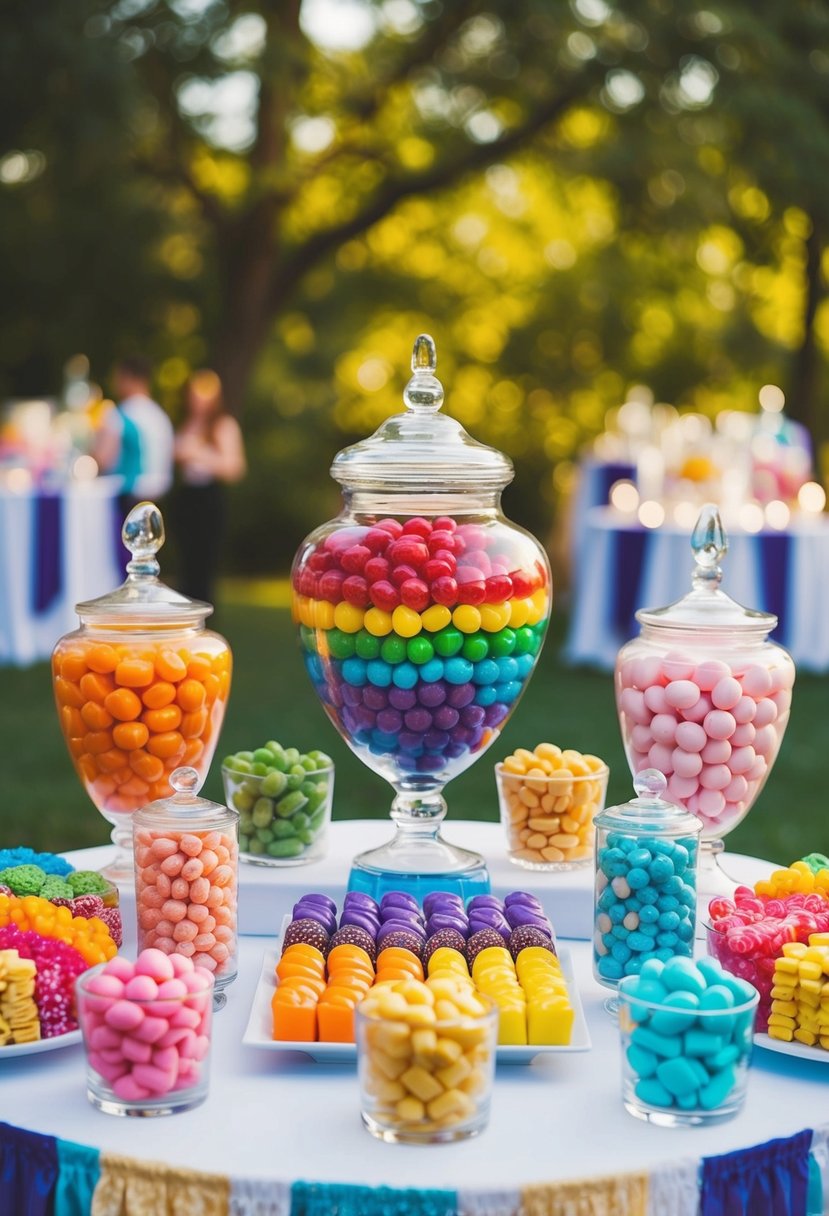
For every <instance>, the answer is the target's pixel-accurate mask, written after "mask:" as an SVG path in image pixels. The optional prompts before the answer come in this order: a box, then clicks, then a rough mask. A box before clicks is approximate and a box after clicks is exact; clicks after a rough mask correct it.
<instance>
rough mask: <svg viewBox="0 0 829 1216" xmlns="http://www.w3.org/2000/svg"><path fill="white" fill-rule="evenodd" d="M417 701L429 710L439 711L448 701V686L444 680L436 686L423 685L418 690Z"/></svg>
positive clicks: (435, 684) (438, 681)
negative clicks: (440, 706)
mask: <svg viewBox="0 0 829 1216" xmlns="http://www.w3.org/2000/svg"><path fill="white" fill-rule="evenodd" d="M417 699H418V701H419V702H420V704H421V705H425V706H426V708H427V709H437V707H438V705H442V704H443V702H444V701H445V700H446V685H445V684H444V682H443V680H437V681H436V682H435V683H434V684H421V685H420V687H419V688H418V690H417Z"/></svg>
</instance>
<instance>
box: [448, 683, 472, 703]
mask: <svg viewBox="0 0 829 1216" xmlns="http://www.w3.org/2000/svg"><path fill="white" fill-rule="evenodd" d="M477 691H478V690H477V688H476V687H475V685H474V684H455V685H453V686H452V688H450V689H449V692H448V694H447V697H446V702H447V704H448V705H451V706H452V708H453V709H463V707H464V706H465V705H471V704H472V702H473V701H474V700H475V693H476V692H477Z"/></svg>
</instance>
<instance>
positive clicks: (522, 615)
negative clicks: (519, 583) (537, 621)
mask: <svg viewBox="0 0 829 1216" xmlns="http://www.w3.org/2000/svg"><path fill="white" fill-rule="evenodd" d="M530 607H531V605H530V601H529V600H510V611H509V623H510V628H511V629H520V628H521V626H522V625H526V623H527V621H528V620H529V617H530ZM458 628H459V629H460V625H458Z"/></svg>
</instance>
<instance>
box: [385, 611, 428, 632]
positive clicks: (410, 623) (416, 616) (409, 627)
mask: <svg viewBox="0 0 829 1216" xmlns="http://www.w3.org/2000/svg"><path fill="white" fill-rule="evenodd" d="M391 622H392V627H393V629H394V632H395V633H396V634H398V636H399V637H401V638H413V637H416V636H417V634H419V633H420V631H421V629H422V628H423V623H422V621H421V619H420V613H419V612H415V610H414V608H407V607H406V605H405V604H400V605H398V607H397V608H395V610H394V612H393V613H392V614H391Z"/></svg>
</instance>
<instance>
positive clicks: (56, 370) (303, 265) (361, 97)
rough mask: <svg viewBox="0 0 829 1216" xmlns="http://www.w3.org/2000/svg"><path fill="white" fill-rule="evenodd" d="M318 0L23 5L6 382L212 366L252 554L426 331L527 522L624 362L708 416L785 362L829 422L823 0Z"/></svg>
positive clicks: (12, 91) (741, 398)
mask: <svg viewBox="0 0 829 1216" xmlns="http://www.w3.org/2000/svg"><path fill="white" fill-rule="evenodd" d="M313 6H314V0H306V3H305V5H304V6H301V5H300V3H299V0H250V3H245V2H243V0H116V2H114V3H113V2H108V3H102V0H65V2H64V3H62V4H61V5H59V6H47V8H46V9H44V8H43V7H42V6H37V5H34V6H32V5H29V6H20V5H18V6H15V5H10V6H5V8H4V9H3V10H2V13H0V67H1V68H2V73H0V258H2V261H3V265H4V268H5V270H6V273H5V283H4V286H5V291H4V293H3V295H2V298H1V299H0V368H2V369H3V372H2V373H0V375H2V376H4V377H5V380H3V381H2V383H0V392H3V391H5V392H12V393H22V392H44V391H49V390H54V389H55V388H56V386H57V384H58V382H59V375H60V368H61V366H62V364H63V362H64V360H65V359H66V357H67V356H68V355H70V354H72V353H74V352H75V351H76V350H84V351H85V352H86V353H87V354H88V355H89V356H90V358H91V360H92V363H93V367H94V369H95V372H96V374H97V375H98V376H99V377H101V378H104V377H105V376H106V374H107V371H108V367H109V364H110V362H111V361H112V359H113V357H114V356H115V355H116V354H117V353H118V352H119V351H121V350H124V349H127V348H130V347H133V348H134V347H136V346H140V347H143V348H145V349H147V350H148V351H149V352H150V353H151V354H152V355H153V357H154V358H155V359H156V361H157V366H158V386H157V387H158V391H159V393H160V395H161V397H162V399H163V400H164V401H165V403H166V404H167V405H168V406H169V407H170V408H171V409H172V410H173V411H174V412H175V410H176V408H177V406H178V401H179V397H180V391H181V387H182V385H183V383H184V380H185V379H186V377H187V375H188V374H189V372H190V371H191V370H192V369H193V368H194V367H195V366H198V365H200V364H204V363H211V364H213V365H215V366H216V367H217V368H218V370H219V371H220V373H221V374H222V376H223V379H224V381H225V386H226V391H227V396H228V399H229V400H230V402H231V404H232V405H233V406H234V408H237V409H239V410H242V409H244V419H245V430H246V434H247V438H248V445H249V449H250V458H251V459H250V464H251V473H250V477H249V479H248V481H247V482H246V483H245V485H244V486H242V487H239V489H238V490H237V491H236V498H235V520H234V535H233V544H232V553H233V562H234V564H235V567H236V568H237V569H240V570H261V569H273V568H280V567H281V568H284V567H285V565H286V564H287V561H288V560H289V558H290V555H291V553H292V552H293V549H294V548H295V546H296V542H297V540H298V539H299V537H300V535H301V534H302V533H304V532H305V531H307V530H308V529H309V528H310V527H311V526H312V525H313V524H315V523H316V522H318V521H319V520H320V519H321V518H323V517H325V516H327V515H329V514H331V513H332V511H333V510H334V509H335V508H336V501H337V500H336V495H335V493H334V490H333V487H332V486H331V485H330V483H329V482H328V479H327V467H328V464H329V461H330V458H331V456H332V455H333V454H334V452H335V451H336V450H337V449H338V448H339V447H341V446H342V445H343V443H344V442H347V441H349V440H350V439H352V438H354V437H357V436H360V435H363V434H365V432H366V431H367V430H370V429H371V428H372V427H374V426H375V425H377V424H378V423H379V422H380V421H381V420H382V419H383V418H384V417H385V416H387V415H388V414H389V413H391V412H394V411H395V410H396V409H397V408H398V406H399V400H400V398H399V393H400V390H401V388H402V384H403V382H404V379H405V376H406V372H407V367H408V358H409V352H410V349H411V341H412V337H413V336H414V334H415V333H417V332H418V331H420V330H424V329H425V330H428V331H429V332H431V333H433V334H434V336H435V338H436V340H437V343H438V351H439V356H440V373H441V376H442V378H443V379H444V381H445V383H446V385H447V390H448V391H447V408H448V409H449V410H450V411H452V412H453V413H454V414H455V415H456V416H457V417H459V418H460V419H461V420H462V421H463V422H464V424H465V425H467V426H468V427H469V428H470V429H471V430H472V431H473V432H474V433H475V435H476V436H477V437H479V438H481V439H483V440H486V441H488V442H491V443H494V444H497V445H498V446H500V447H502V448H504V449H506V450H507V451H508V452H509V453H510V455H512V456H513V457H514V458H515V460H516V464H517V473H518V476H517V479H516V485H515V487H514V489H513V490H511V491H510V492H509V493H510V495H511V497H510V499H509V500H508V501H509V505H510V509H511V511H512V512H513V514H514V515H515V516H516V517H517V518H519V519H520V520H521V521H522V522H524V523H527V524H528V525H530V526H532V527H534V528H535V529H536V530H539V531H546V527H547V525H548V523H549V520H550V518H551V516H552V514H553V512H554V510H555V507H556V504H557V502H558V499H559V497H560V495H561V493H562V492H563V491H565V490H566V488H567V485H568V483H569V474H570V471H571V468H572V466H571V463H570V462H571V460H572V457H573V456H574V454H575V453H576V452H577V450H578V448H579V447H580V446H581V445H582V444H583V442H584V441H585V440H586V439H587V438H589V437H590V436H592V435H593V434H595V433H596V432H597V431H598V430H599V429H600V428H601V426H602V422H603V419H604V416H605V413H606V411H607V409H608V408H610V407H612V406H614V405H616V404H618V403H619V402H620V400H621V399H622V398H623V396H624V393H625V390H626V388H627V386H628V385H630V384H631V383H633V382H640V381H645V382H647V383H649V384H650V385H651V386H652V387H653V388H654V390H655V392H656V395H657V398H658V399H660V398H661V399H665V400H670V401H673V402H676V403H677V404H679V405H692V406H694V407H695V408H698V409H704V410H707V411H709V412H714V411H715V410H717V409H718V408H721V407H722V406H723V405H725V404H728V405H731V406H734V405H737V406H743V407H745V408H751V407H752V405H753V403H754V400H755V396H756V390H757V388H758V387H759V385H760V384H762V383H763V382H765V381H768V380H774V381H777V382H779V383H782V384H783V386H784V387H785V388H786V389H787V390H788V391H789V408H790V410H791V412H792V413H793V414H794V415H795V416H796V417H799V418H801V419H802V420H804V421H806V422H807V423H809V424H810V425H811V426H812V429H813V431H814V433H815V435H816V437H817V439H818V440H820V439H822V438H827V437H829V425H827V419H826V411H825V409H824V410H822V411H821V410H819V408H818V403H819V402H820V401H821V399H822V396H823V395H824V394H825V389H826V354H827V351H829V303H827V301H826V299H825V288H826V265H825V264H826V253H825V245H826V233H827V231H829V123H827V121H826V118H827V114H828V113H829V54H827V52H826V50H825V49H823V48H825V47H826V46H827V45H829V39H827V35H829V10H827V8H826V6H824V5H820V4H815V3H814V2H813V0H789V2H788V3H787V4H785V5H781V4H779V3H778V2H777V0H720V2H718V3H717V4H715V5H713V6H712V7H710V8H707V9H701V8H700V7H699V6H698V5H697V4H694V3H690V2H689V0H626V2H624V3H617V2H615V0H572V3H571V4H570V5H565V4H564V3H558V4H551V3H549V0H521V2H520V3H517V4H516V3H515V0H509V2H508V0H490V2H489V3H488V4H486V5H485V6H483V5H481V4H480V3H477V2H475V0H452V3H446V2H445V3H443V4H439V3H436V2H435V0H408V2H404V3H401V4H397V5H389V4H387V3H381V2H380V0H377V2H376V3H372V2H371V0H365V3H364V9H365V12H366V13H367V14H368V15H369V16H370V17H371V18H372V21H373V29H374V33H373V34H372V35H371V36H370V37H369V38H368V41H366V42H365V44H364V45H362V46H360V47H358V48H357V49H352V50H337V49H326V47H325V46H323V45H319V44H318V43H315V42H313V41H312V40H311V39H310V38H309V37H308V36H307V35H306V33H305V27H304V25H303V19H307V18H308V17H309V13H310V10H311V8H312V7H313ZM330 11H331V12H332V14H333V11H334V10H333V9H331V10H330ZM307 24H308V21H307V20H306V25H307ZM274 522H276V523H277V525H278V526H277V527H273V526H271V525H272V524H273V523H274Z"/></svg>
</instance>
